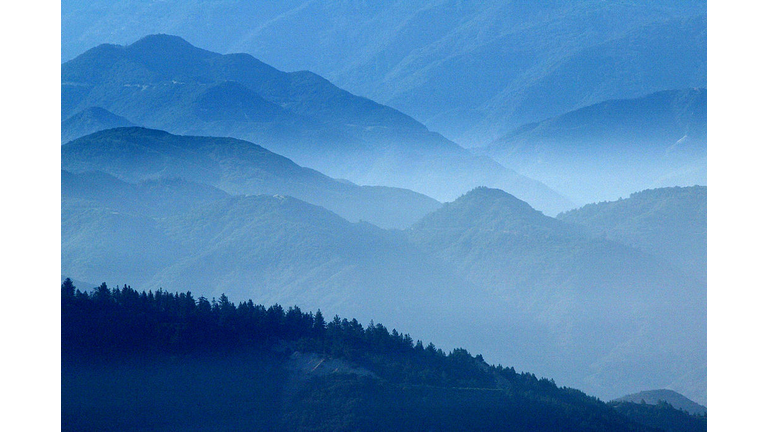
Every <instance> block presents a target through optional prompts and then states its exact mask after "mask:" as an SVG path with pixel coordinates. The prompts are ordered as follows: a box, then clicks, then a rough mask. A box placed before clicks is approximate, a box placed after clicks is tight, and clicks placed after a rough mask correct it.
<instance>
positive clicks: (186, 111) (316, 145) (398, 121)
mask: <svg viewBox="0 0 768 432" xmlns="http://www.w3.org/2000/svg"><path fill="white" fill-rule="evenodd" d="M90 106H103V107H104V108H106V109H108V110H109V111H111V112H113V113H115V114H118V115H121V116H124V117H126V118H129V119H131V121H133V122H136V123H137V124H140V125H142V126H146V127H150V128H156V129H163V130H167V131H169V132H172V133H177V134H188V135H209V136H211V135H213V136H232V137H237V138H241V139H246V140H248V141H252V142H254V143H256V144H259V145H261V146H263V147H265V148H268V149H270V150H271V151H275V152H277V153H279V154H282V155H285V156H287V157H289V158H291V159H292V160H294V161H296V162H297V163H299V164H301V165H305V166H309V167H312V168H315V169H318V170H320V171H322V172H323V173H326V174H328V175H331V176H333V177H337V178H345V179H349V180H351V181H354V182H356V183H360V184H369V185H384V186H395V187H401V188H408V189H412V190H415V191H417V192H420V193H425V194H427V195H430V196H433V197H435V198H438V199H452V198H454V197H456V196H458V195H459V194H461V193H462V192H463V191H465V190H466V189H468V188H471V187H474V186H478V185H482V184H491V185H494V186H498V187H502V188H504V189H506V190H510V191H512V192H514V193H515V194H517V195H520V196H522V197H524V198H525V199H527V200H528V201H531V202H533V203H534V204H535V205H536V206H537V207H538V208H541V209H542V210H544V211H547V212H549V213H551V214H555V213H557V211H560V210H565V209H568V208H571V207H572V204H571V203H570V202H569V201H568V200H567V199H565V198H563V197H562V196H560V195H559V194H557V193H556V192H554V191H552V190H551V189H549V188H547V187H546V186H545V185H543V184H541V183H540V182H537V181H534V180H531V179H528V178H526V177H524V176H520V175H518V174H517V173H515V172H513V171H512V170H509V169H507V168H504V167H503V166H501V165H499V164H498V163H497V162H495V161H493V160H492V159H490V158H484V157H478V156H475V155H473V154H472V153H471V152H469V151H467V150H465V149H463V148H462V147H460V146H459V145H457V144H455V143H453V142H451V141H449V140H447V139H446V138H444V137H443V136H441V135H439V134H436V133H434V132H430V131H428V130H427V128H426V127H425V126H424V125H422V124H420V123H419V122H417V121H416V120H414V119H413V118H411V117H408V116H407V115H405V114H403V113H401V112H399V111H397V110H394V109H392V108H389V107H386V106H383V105H380V104H377V103H375V102H373V101H371V100H368V99H365V98H362V97H358V96H354V95H352V94H350V93H349V92H347V91H344V90H342V89H339V88H338V87H336V86H334V85H332V84H331V83H330V82H328V81H327V80H325V79H324V78H322V77H319V76H317V75H315V74H313V73H311V72H293V73H285V72H281V71H278V70H277V69H275V68H272V67H271V66H268V65H266V64H265V63H263V62H261V61H259V60H257V59H255V58H253V57H251V56H249V55H246V54H228V55H222V54H216V53H213V52H210V51H206V50H203V49H200V48H196V47H194V46H192V45H190V44H189V43H187V42H186V41H184V40H183V39H181V38H178V37H175V36H168V35H152V36H147V37H144V38H142V39H140V40H139V41H137V42H134V43H133V44H131V45H128V46H116V45H101V46H98V47H96V48H93V49H91V50H89V51H87V52H85V53H83V54H82V55H80V56H78V57H77V58H75V59H73V60H70V61H68V62H66V63H64V64H63V65H62V117H67V116H69V115H70V113H72V112H76V111H78V110H82V109H85V108H87V107H90Z"/></svg>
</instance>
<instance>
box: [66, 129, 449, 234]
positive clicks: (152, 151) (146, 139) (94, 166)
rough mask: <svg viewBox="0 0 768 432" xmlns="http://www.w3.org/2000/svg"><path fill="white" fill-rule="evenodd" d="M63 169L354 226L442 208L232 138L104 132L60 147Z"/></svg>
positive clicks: (404, 219) (393, 223)
mask: <svg viewBox="0 0 768 432" xmlns="http://www.w3.org/2000/svg"><path fill="white" fill-rule="evenodd" d="M61 151H62V168H63V169H65V170H69V171H73V172H83V171H104V172H107V173H109V174H112V175H114V176H116V177H118V178H121V179H123V180H125V181H128V182H133V183H136V182H140V181H144V180H148V179H159V178H164V177H165V178H168V177H170V178H182V179H185V180H188V181H192V182H196V183H203V184H209V185H211V186H214V187H217V188H219V189H222V190H224V191H225V192H227V193H230V194H282V195H291V196H295V197H297V198H300V199H304V200H306V201H308V202H312V203H315V204H319V205H323V206H325V207H328V208H329V209H330V210H332V211H335V212H336V213H338V214H340V215H342V216H344V217H346V218H348V219H349V220H352V221H358V220H361V219H362V220H368V221H370V222H372V223H375V224H377V225H380V226H382V227H385V228H391V227H405V226H408V225H410V224H412V223H413V222H414V221H416V220H417V219H418V218H419V217H421V216H423V215H424V214H426V213H428V212H430V211H432V210H434V209H436V208H437V207H439V205H440V204H439V203H438V202H437V201H435V200H433V199H431V198H429V197H427V196H424V195H421V194H417V193H415V192H412V191H409V190H404V189H396V188H386V187H361V186H357V185H354V184H352V183H349V182H343V181H339V180H335V179H331V178H329V177H327V176H325V175H323V174H321V173H319V172H317V171H315V170H312V169H308V168H303V167H300V166H298V165H296V164H295V163H293V161H291V160H290V159H288V158H285V157H283V156H280V155H277V154H275V153H272V152H270V151H268V150H266V149H264V148H262V147H260V146H258V145H255V144H252V143H249V142H246V141H242V140H237V139H233V138H214V137H194V136H179V135H172V134H169V133H167V132H163V131H158V130H151V129H144V128H123V129H112V130H106V131H101V132H97V133H95V134H92V135H89V136H86V137H83V138H80V139H77V140H75V141H73V142H70V143H68V144H66V145H64V146H62V148H61Z"/></svg>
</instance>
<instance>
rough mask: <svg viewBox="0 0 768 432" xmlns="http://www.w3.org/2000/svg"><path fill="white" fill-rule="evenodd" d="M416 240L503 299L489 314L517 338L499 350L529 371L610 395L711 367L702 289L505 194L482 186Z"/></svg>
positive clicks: (422, 226) (414, 234) (425, 224)
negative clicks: (707, 351)
mask: <svg viewBox="0 0 768 432" xmlns="http://www.w3.org/2000/svg"><path fill="white" fill-rule="evenodd" d="M409 237H410V239H411V241H412V242H413V243H414V244H416V245H418V246H419V247H420V248H421V249H422V250H424V251H425V252H427V253H428V254H430V255H433V256H438V257H440V258H441V259H443V260H445V262H447V263H449V264H450V265H452V266H454V267H455V268H457V269H458V271H459V272H460V273H461V274H463V275H465V277H466V278H467V279H468V280H472V281H473V282H474V283H476V284H478V285H480V286H484V287H486V288H488V289H489V290H491V291H492V292H493V293H494V295H495V296H496V298H497V303H496V308H490V309H489V312H488V313H489V314H494V313H497V314H499V318H497V319H498V321H499V322H506V323H507V324H506V327H507V328H509V329H513V330H511V331H507V332H501V331H500V332H499V333H500V334H503V336H499V337H498V339H497V340H496V342H497V343H496V345H495V347H496V349H503V350H505V351H504V353H505V355H506V356H511V358H513V359H514V361H515V364H519V365H521V366H522V367H530V366H531V365H534V364H535V365H537V367H538V368H539V370H540V371H542V372H543V373H545V374H546V375H547V376H553V377H559V376H567V377H570V378H572V379H573V381H570V382H567V384H568V385H572V386H575V387H577V388H582V389H586V390H587V391H589V392H591V393H593V394H598V395H605V394H616V393H621V390H620V389H621V388H625V389H632V388H638V386H640V387H642V385H643V383H647V382H648V381H649V380H650V381H656V382H665V383H667V384H665V386H666V385H669V384H671V383H673V382H676V381H678V380H679V379H680V378H681V377H683V376H685V375H686V374H690V373H693V372H696V371H698V370H699V368H700V367H701V366H702V365H705V364H706V325H705V322H706V321H705V314H706V312H705V311H706V302H705V298H706V288H705V286H704V285H703V283H701V282H698V281H696V280H692V279H690V278H687V277H686V276H685V274H684V273H683V272H681V271H679V270H678V269H676V268H675V267H674V266H672V265H670V264H667V263H665V262H664V261H663V260H661V259H658V258H655V257H653V256H650V255H647V254H645V253H643V252H641V251H640V250H637V249H634V248H631V247H628V246H624V245H621V244H619V243H616V242H613V241H610V240H607V239H604V238H599V237H595V236H593V235H590V233H589V231H588V230H587V229H583V228H579V227H577V226H574V225H571V224H567V223H565V222H561V221H559V220H556V219H553V218H550V217H547V216H545V215H543V214H542V213H541V212H538V211H536V210H534V209H533V208H531V207H530V206H529V205H528V204H526V203H524V202H522V201H520V200H518V199H516V198H514V197H512V196H510V195H508V194H506V193H504V192H503V191H500V190H493V189H487V188H478V189H475V190H473V191H471V192H469V193H467V194H466V195H464V196H462V197H461V198H459V199H457V200H456V201H454V202H451V203H448V204H446V205H445V206H444V207H443V208H442V209H440V210H438V211H436V212H434V213H431V214H429V215H427V216H425V217H424V219H423V220H421V221H420V222H418V223H417V224H416V225H414V226H413V228H412V229H411V230H409ZM598 328H599V329H600V330H599V331H597V330H596V329H598ZM534 341H535V342H534ZM499 347H509V348H499ZM493 349H494V348H491V349H490V350H487V351H486V352H489V354H497V352H494V351H493ZM586 371H589V372H586ZM619 377H621V378H620V379H619ZM646 385H647V384H646ZM692 391H693V389H691V388H689V389H686V390H685V392H686V393H690V392H692Z"/></svg>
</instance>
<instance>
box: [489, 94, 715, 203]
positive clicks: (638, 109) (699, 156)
mask: <svg viewBox="0 0 768 432" xmlns="http://www.w3.org/2000/svg"><path fill="white" fill-rule="evenodd" d="M478 153H481V154H486V155H489V156H491V157H493V158H494V159H496V160H498V161H499V162H501V163H503V164H505V165H507V166H509V167H510V168H512V169H515V170H517V171H519V172H521V173H523V174H525V175H528V176H531V177H534V178H537V179H539V180H542V181H544V182H546V183H547V184H551V185H553V186H554V187H556V188H558V189H559V190H562V191H564V192H565V193H567V194H569V196H572V197H574V198H575V199H577V200H579V201H581V202H585V203H586V202H595V201H602V200H606V199H608V200H613V199H616V198H618V197H621V196H627V195H629V194H630V193H632V192H635V191H638V190H643V189H647V188H650V187H658V186H674V185H678V186H690V185H693V184H700V185H703V184H706V181H707V177H706V173H707V172H706V167H707V91H706V89H687V90H670V91H663V92H658V93H653V94H650V95H647V96H644V97H641V98H637V99H623V100H611V101H606V102H601V103H598V104H595V105H591V106H588V107H585V108H581V109H579V110H576V111H572V112H568V113H566V114H563V115H560V116H557V117H554V118H550V119H547V120H544V121H542V122H539V123H532V124H528V125H525V126H521V127H520V128H518V129H516V130H515V131H513V132H511V133H510V134H508V135H506V136H504V137H502V138H499V139H498V140H496V141H494V142H492V143H491V144H490V145H488V146H487V147H485V148H484V149H482V150H478Z"/></svg>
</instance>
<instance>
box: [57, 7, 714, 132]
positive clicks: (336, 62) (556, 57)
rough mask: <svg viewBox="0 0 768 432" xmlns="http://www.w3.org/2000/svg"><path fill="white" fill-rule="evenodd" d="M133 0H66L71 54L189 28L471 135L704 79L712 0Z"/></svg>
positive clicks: (212, 42)
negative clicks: (262, 1) (274, 0)
mask: <svg viewBox="0 0 768 432" xmlns="http://www.w3.org/2000/svg"><path fill="white" fill-rule="evenodd" d="M125 4H126V5H127V6H123V4H121V5H115V4H113V3H110V2H105V1H96V2H91V3H87V4H86V3H82V2H76V1H73V0H67V1H64V2H62V58H64V59H71V58H74V57H75V56H76V55H77V54H79V53H81V52H82V51H83V50H85V49H87V48H89V47H91V46H94V45H96V44H98V43H102V42H104V41H109V42H113V43H120V44H125V43H129V42H132V41H134V40H136V39H137V38H139V37H141V36H143V35H145V34H150V33H174V34H179V35H181V36H183V37H184V38H186V39H187V40H190V41H192V42H193V43H195V44H196V45H199V46H203V47H206V48H208V49H213V50H216V51H219V52H247V53H249V54H252V55H255V56H257V57H259V58H261V59H263V60H264V61H266V62H267V63H269V64H272V65H275V66H277V67H278V68H281V69H283V70H306V69H309V70H312V71H315V72H317V73H319V74H321V75H323V76H325V77H327V78H329V79H330V80H331V81H332V82H333V83H334V84H336V85H339V86H341V87H343V88H345V89H348V90H350V91H352V92H354V93H356V94H360V95H364V96H366V97H369V98H372V99H373V100H375V101H378V102H380V103H384V104H387V105H389V106H392V107H395V108H397V109H400V110H402V111H403V112H405V113H407V114H409V115H411V116H414V117H415V118H416V119H418V120H419V121H421V122H422V123H425V124H426V125H427V126H428V127H429V128H430V129H433V130H436V131H438V132H440V133H442V134H444V135H445V136H447V137H449V138H450V139H453V140H458V142H460V143H462V144H465V145H481V144H485V143H487V142H489V141H491V140H493V139H495V138H498V137H500V136H503V135H504V134H506V133H508V132H510V131H511V130H513V129H514V128H515V127H517V126H519V125H521V124H524V123H528V122H531V121H539V120H541V119H545V118H548V117H552V116H556V115H559V114H562V113H564V112H568V111H572V110H574V109H578V108H580V107H584V106H587V105H590V104H594V103H597V102H600V101H604V100H608V99H617V98H633V97H640V96H642V95H645V94H649V93H652V92H655V91H660V90H666V89H673V88H685V87H703V86H706V65H707V57H706V52H707V51H706V40H707V32H706V12H707V9H706V2H705V1H702V0H695V1H669V0H665V1H657V2H625V1H620V0H609V1H596V0H579V1H567V2H566V1H550V2H536V3H531V2H523V3H521V2H518V1H512V0H499V1H489V2H462V1H457V0H428V1H423V2H418V3H407V2H341V3H339V2H334V3H328V2H321V1H317V0H310V1H303V0H302V1H299V0H290V1H282V2H279V3H278V4H272V5H268V6H265V5H260V6H259V7H256V6H254V5H249V4H247V3H242V2H217V3H200V2H192V1H181V2H174V3H168V2H150V1H148V0H130V1H128V2H127V3H125ZM127 11H130V13H128V12H127ZM125 22H130V23H131V25H125V24H124V23H125ZM457 83H461V84H462V85H457Z"/></svg>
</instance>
